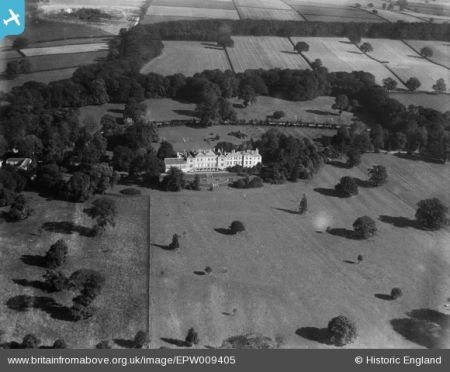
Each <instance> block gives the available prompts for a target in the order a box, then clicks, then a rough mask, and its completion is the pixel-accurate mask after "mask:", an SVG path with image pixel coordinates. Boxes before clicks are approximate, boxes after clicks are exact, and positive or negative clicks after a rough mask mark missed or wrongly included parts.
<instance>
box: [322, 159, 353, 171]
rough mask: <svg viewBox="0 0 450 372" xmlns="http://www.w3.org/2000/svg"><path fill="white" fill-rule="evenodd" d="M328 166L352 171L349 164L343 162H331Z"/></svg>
mask: <svg viewBox="0 0 450 372" xmlns="http://www.w3.org/2000/svg"><path fill="white" fill-rule="evenodd" d="M327 164H330V165H332V166H333V167H336V168H343V169H350V167H349V166H348V164H347V163H344V162H343V161H338V160H330V161H328V162H327Z"/></svg>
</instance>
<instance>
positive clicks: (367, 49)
mask: <svg viewBox="0 0 450 372" xmlns="http://www.w3.org/2000/svg"><path fill="white" fill-rule="evenodd" d="M359 49H360V50H361V52H363V53H364V54H367V53H370V52H373V47H372V44H370V43H367V42H365V43H362V44H361V46H360V47H359Z"/></svg>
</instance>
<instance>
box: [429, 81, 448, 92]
mask: <svg viewBox="0 0 450 372" xmlns="http://www.w3.org/2000/svg"><path fill="white" fill-rule="evenodd" d="M432 88H433V90H434V91H435V92H436V93H445V92H446V91H447V85H446V84H445V80H444V79H442V78H441V79H438V80H436V83H435V84H434V85H433V86H432Z"/></svg>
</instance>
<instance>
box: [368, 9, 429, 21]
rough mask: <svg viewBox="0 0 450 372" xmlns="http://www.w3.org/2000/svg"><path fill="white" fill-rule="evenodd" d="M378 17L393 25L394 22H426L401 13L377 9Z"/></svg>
mask: <svg viewBox="0 0 450 372" xmlns="http://www.w3.org/2000/svg"><path fill="white" fill-rule="evenodd" d="M377 12H378V15H379V16H380V17H383V18H384V19H386V20H387V21H389V22H392V23H395V22H410V23H423V22H426V21H425V20H423V19H420V18H417V17H414V16H412V15H409V14H405V13H401V12H398V11H392V10H384V9H377Z"/></svg>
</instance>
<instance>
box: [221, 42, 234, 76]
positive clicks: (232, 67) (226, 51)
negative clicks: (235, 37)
mask: <svg viewBox="0 0 450 372" xmlns="http://www.w3.org/2000/svg"><path fill="white" fill-rule="evenodd" d="M223 50H224V51H225V55H226V56H227V61H228V64H229V65H230V68H231V71H233V73H234V74H235V73H236V70H235V69H234V66H233V63H232V62H231V58H230V55H229V54H228V50H227V47H223Z"/></svg>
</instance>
